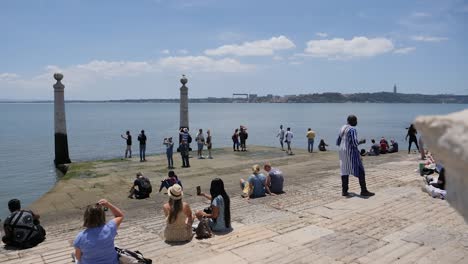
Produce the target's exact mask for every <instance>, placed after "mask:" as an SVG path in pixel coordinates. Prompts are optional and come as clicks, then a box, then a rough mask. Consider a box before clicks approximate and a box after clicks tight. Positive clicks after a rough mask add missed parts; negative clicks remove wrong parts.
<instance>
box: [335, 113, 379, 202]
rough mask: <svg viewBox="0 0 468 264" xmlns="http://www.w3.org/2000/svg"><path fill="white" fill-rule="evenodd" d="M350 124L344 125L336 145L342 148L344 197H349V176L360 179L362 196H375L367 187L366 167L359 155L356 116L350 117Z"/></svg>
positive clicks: (340, 152) (341, 161) (341, 165)
mask: <svg viewBox="0 0 468 264" xmlns="http://www.w3.org/2000/svg"><path fill="white" fill-rule="evenodd" d="M347 121H348V124H346V125H344V126H343V127H342V128H341V130H340V134H339V136H338V139H337V141H336V145H338V146H339V147H340V151H339V156H340V169H341V187H342V192H341V194H342V195H343V196H348V195H349V193H348V184H349V175H354V176H356V177H358V178H359V185H360V186H361V196H373V195H374V193H372V192H369V191H368V190H367V187H366V178H365V172H364V165H363V164H362V160H361V156H360V153H359V148H358V146H359V144H360V143H364V141H361V142H358V139H357V131H356V128H355V127H356V125H357V117H356V116H355V115H350V116H348V120H347Z"/></svg>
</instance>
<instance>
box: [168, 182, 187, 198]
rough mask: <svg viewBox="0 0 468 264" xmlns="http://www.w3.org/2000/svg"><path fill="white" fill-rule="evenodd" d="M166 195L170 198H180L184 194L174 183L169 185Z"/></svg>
mask: <svg viewBox="0 0 468 264" xmlns="http://www.w3.org/2000/svg"><path fill="white" fill-rule="evenodd" d="M167 195H169V198H171V199H172V200H180V199H182V197H183V196H184V193H183V192H182V187H181V186H180V185H179V184H177V183H176V184H174V185H172V186H171V187H169V190H168V191H167Z"/></svg>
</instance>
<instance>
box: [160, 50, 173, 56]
mask: <svg viewBox="0 0 468 264" xmlns="http://www.w3.org/2000/svg"><path fill="white" fill-rule="evenodd" d="M161 53H162V54H166V55H167V54H170V53H171V51H170V50H168V49H165V50H161Z"/></svg>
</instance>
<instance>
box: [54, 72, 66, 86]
mask: <svg viewBox="0 0 468 264" xmlns="http://www.w3.org/2000/svg"><path fill="white" fill-rule="evenodd" d="M54 79H55V80H56V81H57V83H55V84H54V89H64V88H65V85H63V84H62V82H61V80H62V79H63V74H61V73H54Z"/></svg>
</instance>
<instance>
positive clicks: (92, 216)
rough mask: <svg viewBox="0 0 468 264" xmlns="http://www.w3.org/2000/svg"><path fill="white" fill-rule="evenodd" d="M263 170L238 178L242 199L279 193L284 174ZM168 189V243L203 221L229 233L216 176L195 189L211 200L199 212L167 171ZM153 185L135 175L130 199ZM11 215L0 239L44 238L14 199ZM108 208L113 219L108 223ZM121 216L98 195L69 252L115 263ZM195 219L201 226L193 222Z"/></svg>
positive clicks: (28, 242)
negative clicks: (205, 188)
mask: <svg viewBox="0 0 468 264" xmlns="http://www.w3.org/2000/svg"><path fill="white" fill-rule="evenodd" d="M263 168H264V170H265V172H266V173H265V174H266V176H265V174H263V173H261V172H260V166H259V165H254V166H253V167H252V175H251V176H250V177H249V178H248V179H247V181H244V180H241V187H242V190H243V195H242V196H243V197H245V198H246V199H251V198H257V197H262V196H265V195H266V194H270V195H277V194H281V193H283V184H284V176H283V173H282V172H281V171H280V170H279V169H277V168H273V167H272V166H271V164H270V163H265V164H264V166H263ZM163 188H167V189H168V190H167V195H168V198H169V200H168V202H167V203H165V204H164V205H163V211H164V215H165V217H166V226H165V228H164V231H163V236H164V239H165V241H167V242H185V241H190V240H191V239H192V237H193V232H194V230H195V231H196V232H197V234H198V229H199V228H200V225H201V224H202V223H206V225H207V226H208V228H209V229H210V232H229V231H230V230H232V227H231V202H230V198H229V195H228V194H227V192H226V190H225V188H224V182H223V180H222V179H220V178H215V179H213V180H212V181H211V186H210V190H209V193H205V192H201V190H200V189H199V187H197V195H198V196H200V197H203V198H204V199H207V200H209V201H210V206H209V207H207V208H205V209H203V210H196V211H194V212H192V209H191V208H190V205H189V204H188V203H187V202H184V201H183V197H184V192H183V187H182V182H181V181H180V179H179V178H178V177H177V175H176V174H175V173H174V171H169V173H168V178H166V179H164V180H162V181H161V186H160V189H159V191H161V190H162V189H163ZM151 192H152V187H151V183H150V180H149V179H148V178H147V177H145V176H143V174H142V173H140V172H138V173H137V174H136V179H135V180H134V182H133V185H132V188H131V189H130V195H129V198H136V199H145V198H148V197H149V196H150V193H151ZM8 207H9V209H10V211H11V215H10V216H9V217H8V218H7V219H6V220H5V222H4V229H5V236H4V237H2V241H3V242H4V243H5V244H6V245H8V246H12V247H15V248H30V247H34V246H36V245H37V244H39V243H41V242H42V241H44V240H45V235H46V232H45V230H44V228H43V227H42V226H41V225H40V223H39V215H37V214H34V213H33V212H32V211H29V210H21V205H20V201H19V200H17V199H13V200H11V201H10V202H9V203H8ZM106 211H110V212H111V213H112V214H113V216H114V218H113V219H112V220H110V221H106ZM123 219H124V214H123V212H122V210H120V209H119V208H118V207H116V206H115V205H113V204H112V203H110V202H109V201H107V200H106V199H100V200H99V201H98V202H96V203H94V204H91V205H88V206H87V207H86V209H85V211H84V216H83V220H84V222H83V227H84V228H85V229H84V230H82V231H81V232H79V233H78V235H77V236H76V238H75V240H74V242H73V246H74V248H75V252H74V253H73V256H74V258H75V260H76V261H78V262H79V263H80V264H86V263H113V264H114V263H115V264H116V263H119V262H118V253H117V251H116V249H115V245H114V239H115V236H116V235H117V229H118V228H119V226H120V224H121V223H122V221H123ZM196 220H198V221H199V225H198V226H197V225H194V221H196Z"/></svg>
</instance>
